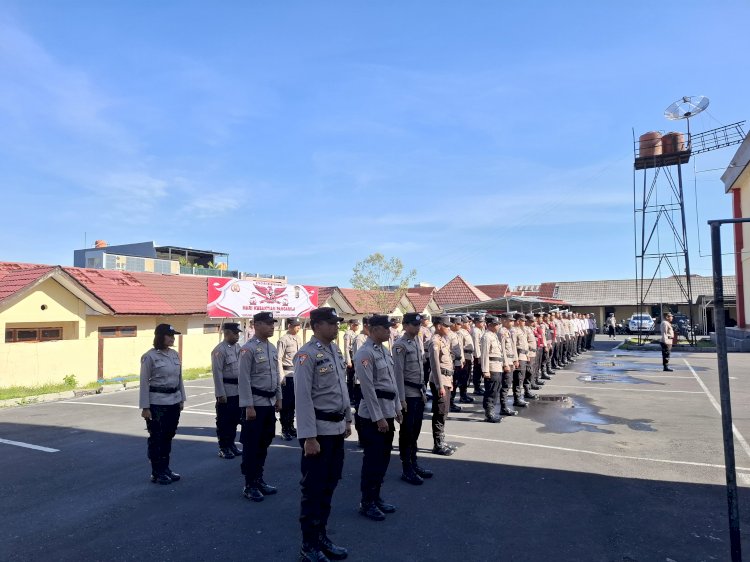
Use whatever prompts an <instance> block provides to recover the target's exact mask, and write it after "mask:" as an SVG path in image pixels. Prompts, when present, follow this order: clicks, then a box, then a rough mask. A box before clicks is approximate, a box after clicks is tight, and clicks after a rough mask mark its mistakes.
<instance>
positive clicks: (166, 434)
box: [146, 404, 180, 475]
mask: <svg viewBox="0 0 750 562" xmlns="http://www.w3.org/2000/svg"><path fill="white" fill-rule="evenodd" d="M149 409H150V410H151V419H150V420H146V429H147V430H148V458H149V460H150V461H151V473H152V474H154V475H157V474H160V473H161V472H164V471H165V470H167V468H169V455H170V454H171V452H172V439H173V438H174V436H175V433H177V424H178V423H179V422H180V405H179V404H170V405H168V406H162V405H160V404H151V405H150V406H149Z"/></svg>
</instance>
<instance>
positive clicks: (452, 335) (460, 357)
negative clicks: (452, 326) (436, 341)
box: [448, 330, 464, 369]
mask: <svg viewBox="0 0 750 562" xmlns="http://www.w3.org/2000/svg"><path fill="white" fill-rule="evenodd" d="M448 341H449V342H450V346H451V355H452V356H453V368H454V369H455V368H456V367H461V366H462V365H463V364H464V345H463V339H462V338H461V337H460V336H459V334H458V332H454V331H453V330H451V331H450V332H448Z"/></svg>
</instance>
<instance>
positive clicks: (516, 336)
mask: <svg viewBox="0 0 750 562" xmlns="http://www.w3.org/2000/svg"><path fill="white" fill-rule="evenodd" d="M514 318H515V321H516V322H515V326H514V327H513V329H512V330H511V334H512V335H513V340H514V341H515V343H516V353H517V354H518V367H516V370H515V371H514V372H513V386H514V395H515V387H516V377H518V384H519V385H520V386H522V387H523V397H524V399H529V400H534V399H536V394H532V393H531V387H530V382H531V374H530V373H529V341H528V339H527V337H526V329H525V328H526V317H525V316H524V315H523V314H519V313H517V314H516V315H515V316H514ZM516 405H517V406H518V405H519V404H516Z"/></svg>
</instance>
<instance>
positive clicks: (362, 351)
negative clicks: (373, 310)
mask: <svg viewBox="0 0 750 562" xmlns="http://www.w3.org/2000/svg"><path fill="white" fill-rule="evenodd" d="M368 326H369V329H370V336H369V337H368V338H367V341H366V342H365V344H364V345H363V346H362V347H360V348H359V350H357V353H356V355H355V356H354V368H355V369H356V371H357V379H358V380H359V384H360V390H361V391H362V401H361V402H360V403H359V417H360V424H361V425H360V440H361V441H362V448H363V449H364V454H363V457H362V476H361V480H360V491H361V492H362V501H361V503H360V504H359V512H360V513H361V514H362V515H364V516H365V517H367V518H369V519H372V520H374V521H383V520H384V519H385V514H386V513H394V512H395V511H396V507H395V506H394V505H391V504H389V503H387V502H385V501H384V500H383V498H382V497H381V495H380V488H381V486H382V485H383V478H384V477H385V473H386V471H387V470H388V464H389V463H390V459H391V450H392V449H393V436H394V434H395V431H396V427H395V424H394V420H395V421H397V422H398V423H401V421H402V418H401V401H400V400H399V396H398V386H397V385H396V377H395V375H394V373H393V358H392V357H391V352H390V350H389V349H387V348H386V347H385V346H384V345H383V344H385V343H387V342H388V338H389V336H390V329H389V328H390V321H389V320H388V317H387V316H381V315H379V314H375V315H373V316H371V317H370V320H369V322H368Z"/></svg>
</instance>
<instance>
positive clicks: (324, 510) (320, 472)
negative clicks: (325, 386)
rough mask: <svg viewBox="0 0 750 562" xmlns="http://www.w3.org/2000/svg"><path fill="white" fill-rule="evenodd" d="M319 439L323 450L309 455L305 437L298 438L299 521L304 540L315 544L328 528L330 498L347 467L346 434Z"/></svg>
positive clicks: (322, 436)
mask: <svg viewBox="0 0 750 562" xmlns="http://www.w3.org/2000/svg"><path fill="white" fill-rule="evenodd" d="M317 440H318V443H320V453H319V454H317V455H314V456H309V457H306V456H305V440H304V439H300V440H299V443H300V446H301V447H302V461H301V463H300V470H301V472H302V480H300V486H301V487H302V502H301V503H300V514H299V522H300V526H301V527H302V540H303V541H304V542H306V543H308V544H312V545H317V544H318V540H319V537H320V534H321V533H325V531H326V525H327V524H328V517H329V516H330V514H331V499H332V498H333V492H334V490H335V489H336V486H337V485H338V483H339V480H341V473H342V471H343V468H344V435H343V434H341V435H318V437H317Z"/></svg>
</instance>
